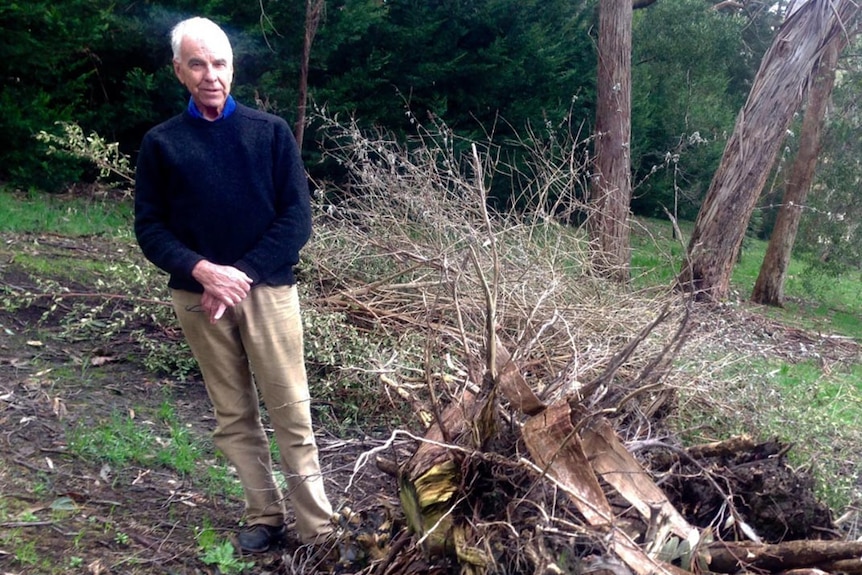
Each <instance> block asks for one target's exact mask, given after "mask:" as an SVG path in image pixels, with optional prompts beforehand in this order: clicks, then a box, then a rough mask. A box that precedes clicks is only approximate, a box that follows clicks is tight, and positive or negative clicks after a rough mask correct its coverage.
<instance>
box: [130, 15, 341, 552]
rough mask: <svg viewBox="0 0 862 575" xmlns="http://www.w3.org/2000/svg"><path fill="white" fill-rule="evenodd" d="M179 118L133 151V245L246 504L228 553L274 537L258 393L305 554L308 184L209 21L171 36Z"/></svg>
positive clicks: (315, 517) (319, 493) (291, 144)
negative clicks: (252, 101) (155, 284)
mask: <svg viewBox="0 0 862 575" xmlns="http://www.w3.org/2000/svg"><path fill="white" fill-rule="evenodd" d="M171 45H172V48H173V66H174V72H175V73H176V76H177V79H178V80H179V81H180V82H181V83H182V84H183V85H184V86H185V87H186V88H187V89H188V91H189V93H190V94H191V97H190V99H189V103H188V107H187V108H186V110H185V111H184V112H183V113H181V114H180V115H178V116H176V117H174V118H172V119H170V120H167V121H166V122H164V123H162V124H160V125H158V126H156V127H154V128H153V129H151V130H150V131H149V132H148V133H147V134H146V135H145V136H144V139H143V141H142V143H141V149H140V154H139V158H138V164H137V176H136V188H135V234H136V237H137V240H138V243H139V244H140V247H141V250H142V251H143V253H144V255H145V256H146V257H147V258H148V259H149V260H150V261H151V262H152V263H153V264H155V265H156V266H158V267H159V268H161V269H162V270H164V271H165V272H167V273H168V275H169V279H168V286H169V287H170V288H171V297H172V301H173V306H174V310H175V312H176V315H177V317H178V319H179V322H180V325H181V326H182V329H183V333H184V335H185V337H186V340H187V341H188V343H189V346H190V347H191V349H192V352H193V353H194V356H195V358H196V359H197V362H198V364H199V365H200V368H201V372H202V374H203V378H204V383H205V385H206V389H207V393H208V395H209V397H210V400H211V401H212V404H213V407H214V410H215V416H216V422H217V427H216V430H215V432H214V434H213V437H214V441H215V444H216V445H217V446H218V448H219V449H221V451H222V452H223V453H224V455H225V456H226V457H227V458H228V460H230V462H231V463H232V464H233V465H234V466H235V467H236V470H237V472H238V474H239V478H240V481H241V482H242V486H243V490H244V493H245V500H246V512H245V527H244V528H243V529H242V530H241V531H240V532H239V534H238V536H237V542H238V545H239V547H240V549H241V550H242V551H244V552H250V553H260V552H264V551H267V550H268V549H270V548H271V547H273V546H275V545H278V544H279V543H280V542H281V541H282V540H283V539H284V536H285V515H284V514H285V507H284V497H283V495H282V491H281V490H280V488H279V486H278V485H277V484H276V482H275V480H274V478H273V474H272V460H271V457H270V450H269V441H268V438H267V434H266V433H265V431H264V427H263V425H262V423H261V416H260V411H259V398H258V391H259V392H260V395H261V396H262V398H263V401H264V404H265V406H266V409H267V412H268V415H269V422H270V423H271V425H272V427H273V429H274V432H275V439H276V441H277V443H278V448H279V452H280V455H281V466H282V471H283V472H284V475H285V477H286V479H287V486H286V490H287V492H286V495H287V497H288V499H289V501H290V503H291V505H292V507H293V510H294V513H295V516H296V530H297V533H298V535H299V538H300V539H301V540H302V541H303V542H305V543H313V542H318V541H320V540H321V539H322V538H323V537H325V536H326V535H327V534H329V533H330V532H331V530H332V528H333V526H332V523H331V520H330V517H331V515H332V507H331V505H330V503H329V500H328V499H327V497H326V493H325V491H324V485H323V478H322V477H321V471H320V464H319V460H318V451H317V446H316V444H315V440H314V433H313V431H312V424H311V411H310V406H309V403H310V396H309V391H308V381H307V378H306V370H305V363H304V354H303V353H304V352H303V334H302V324H301V320H300V311H299V300H298V296H297V289H296V283H295V278H294V272H293V268H294V266H295V265H296V264H297V263H298V261H299V252H300V249H301V248H302V247H303V246H304V245H305V243H306V242H307V241H308V239H309V237H310V235H311V207H310V199H309V191H308V182H307V179H306V174H305V170H304V167H303V164H302V160H301V158H300V153H299V150H298V149H297V145H296V141H295V140H294V137H293V134H292V133H291V131H290V128H289V126H288V125H287V123H286V122H285V121H284V120H283V119H281V118H279V117H276V116H274V115H271V114H266V113H263V112H259V111H256V110H254V109H251V108H248V107H246V106H243V105H242V104H239V103H237V102H236V101H235V100H234V99H233V97H232V96H231V95H230V88H231V81H232V80H233V52H232V50H231V45H230V41H229V40H228V37H227V35H226V34H225V33H224V31H223V30H222V29H221V28H219V27H218V26H217V25H216V24H215V23H213V22H212V21H211V20H208V19H205V18H191V19H188V20H184V21H183V22H180V23H179V24H177V26H176V27H175V28H174V29H173V31H172V32H171Z"/></svg>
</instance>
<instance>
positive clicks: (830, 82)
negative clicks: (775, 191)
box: [751, 34, 849, 307]
mask: <svg viewBox="0 0 862 575" xmlns="http://www.w3.org/2000/svg"><path fill="white" fill-rule="evenodd" d="M848 40H849V38H847V36H846V35H844V34H837V35H835V36H834V37H833V38H832V41H830V42H829V43H828V44H827V45H826V49H825V51H824V53H823V56H822V57H821V58H820V61H819V63H818V64H817V66H816V68H815V72H814V82H813V83H812V85H811V91H810V93H809V95H808V105H807V106H806V108H805V117H804V118H803V120H802V132H801V134H800V137H799V151H798V152H797V154H796V159H795V160H794V162H793V167H792V168H791V171H790V177H789V179H788V180H787V184H786V187H785V190H784V198H783V200H782V202H781V208H779V211H778V218H777V219H776V220H775V227H774V228H773V230H772V234H771V235H770V236H769V245H768V246H767V248H766V255H765V256H764V258H763V264H761V266H760V274H759V275H758V276H757V282H755V284H754V290H753V292H752V294H751V300H752V301H753V302H755V303H761V304H765V305H772V306H778V307H783V305H784V280H785V277H786V275H787V268H788V266H789V265H790V254H791V252H792V251H793V244H794V242H795V241H796V232H797V231H798V229H799V220H800V218H801V217H802V208H803V205H804V204H805V199H806V198H807V197H808V191H809V189H810V188H811V182H812V181H813V180H814V170H815V168H816V166H817V156H818V155H819V154H820V136H821V133H822V131H823V119H824V118H825V116H826V108H827V106H828V104H829V98H830V97H831V95H832V88H833V87H834V86H835V66H836V64H837V63H838V54H839V53H840V52H841V50H842V49H843V48H844V46H845V45H846V44H847V41H848Z"/></svg>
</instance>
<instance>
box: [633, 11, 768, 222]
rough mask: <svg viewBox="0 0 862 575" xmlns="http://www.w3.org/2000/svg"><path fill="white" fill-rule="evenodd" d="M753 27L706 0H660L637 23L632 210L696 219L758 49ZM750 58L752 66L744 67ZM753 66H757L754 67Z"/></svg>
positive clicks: (636, 18) (742, 99)
mask: <svg viewBox="0 0 862 575" xmlns="http://www.w3.org/2000/svg"><path fill="white" fill-rule="evenodd" d="M748 25H749V23H747V22H746V21H745V20H743V19H742V18H740V17H737V16H732V15H730V14H727V13H724V12H720V11H716V10H712V9H711V7H710V5H709V3H707V2H703V1H702V0H667V1H664V0H663V1H662V2H657V3H656V4H654V5H653V6H651V7H649V8H648V9H645V10H637V11H636V12H635V14H634V22H633V29H632V35H633V39H632V170H633V173H634V177H633V180H634V182H635V183H636V189H635V191H634V194H633V201H632V208H633V210H635V212H636V213H641V214H644V215H647V216H660V215H662V208H667V209H668V210H670V211H672V212H673V211H675V210H674V206H678V207H677V209H676V214H677V216H678V217H680V218H684V219H693V218H694V216H695V215H696V214H697V210H698V208H699V206H700V202H701V199H702V198H703V196H704V195H705V194H706V191H707V189H708V186H709V183H710V180H711V177H712V173H713V172H714V171H715V168H716V167H717V166H718V161H719V159H720V157H721V153H722V151H723V149H724V144H725V140H726V138H727V136H728V135H729V134H730V133H731V131H732V130H733V125H734V120H735V117H736V114H737V112H738V110H739V109H740V107H741V106H742V104H743V103H744V102H745V98H746V97H747V95H748V81H747V79H748V78H749V77H750V76H753V71H754V69H756V63H757V62H758V61H759V57H760V55H759V54H757V53H755V52H753V51H752V49H751V47H750V46H748V45H747V44H746V42H745V37H744V30H745V29H746V27H747V26H748ZM743 61H747V62H749V63H750V65H749V66H740V62H743ZM751 66H754V67H751Z"/></svg>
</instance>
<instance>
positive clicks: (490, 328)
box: [470, 143, 500, 382]
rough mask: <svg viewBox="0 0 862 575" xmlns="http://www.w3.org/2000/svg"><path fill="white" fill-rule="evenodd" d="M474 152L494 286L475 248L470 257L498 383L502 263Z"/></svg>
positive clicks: (488, 351) (488, 356)
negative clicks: (484, 307)
mask: <svg viewBox="0 0 862 575" xmlns="http://www.w3.org/2000/svg"><path fill="white" fill-rule="evenodd" d="M472 150H473V162H474V164H475V166H474V167H475V170H476V186H478V188H479V199H480V200H481V201H480V207H481V212H482V217H483V219H484V221H485V226H486V228H487V231H488V240H489V243H490V249H491V262H492V264H493V271H494V278H493V281H492V286H493V290H492V289H491V288H492V286H489V285H488V281H487V279H486V278H485V274H484V273H483V272H482V268H481V266H480V265H479V258H478V256H477V255H476V251H475V249H474V248H473V246H471V247H470V255H471V256H472V258H473V265H475V266H476V273H478V274H479V279H480V280H481V282H482V288H483V289H484V291H485V304H486V305H487V310H486V313H487V317H486V319H485V329H486V332H485V341H486V344H485V345H486V346H487V349H486V350H485V358H486V361H487V366H486V368H487V370H488V373H489V374H491V380H492V381H493V382H496V380H497V357H496V356H497V332H496V329H495V325H496V323H497V295H498V294H497V288H498V286H499V285H500V261H499V257H498V254H497V243H496V240H495V237H494V229H493V228H492V226H491V218H490V217H489V216H488V206H487V205H486V202H487V198H486V193H485V182H484V179H483V178H484V176H483V175H482V163H481V161H480V160H479V153H478V151H477V150H476V144H475V143H473V144H472Z"/></svg>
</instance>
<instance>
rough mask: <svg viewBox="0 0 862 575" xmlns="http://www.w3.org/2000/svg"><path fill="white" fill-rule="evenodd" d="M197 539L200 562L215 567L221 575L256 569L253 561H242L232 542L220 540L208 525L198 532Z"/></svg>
mask: <svg viewBox="0 0 862 575" xmlns="http://www.w3.org/2000/svg"><path fill="white" fill-rule="evenodd" d="M195 539H196V540H197V543H198V547H199V548H200V560H201V561H202V562H203V563H205V564H206V565H214V566H215V567H216V568H217V569H218V571H219V572H220V573H224V574H225V575H232V574H237V573H242V572H243V571H245V570H246V569H250V568H252V567H254V562H253V561H240V560H239V559H238V558H237V557H236V553H235V551H234V547H233V545H232V544H231V542H230V541H227V540H225V539H221V538H219V537H218V535H217V533H216V532H215V530H214V529H212V527H210V526H208V525H205V526H204V527H203V528H201V529H198V530H196V533H195Z"/></svg>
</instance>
